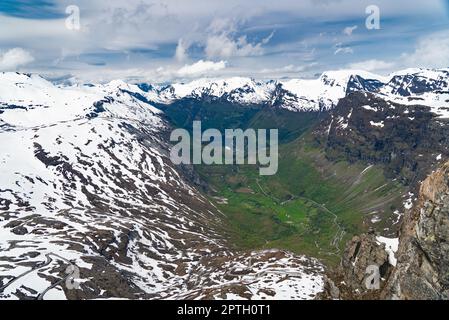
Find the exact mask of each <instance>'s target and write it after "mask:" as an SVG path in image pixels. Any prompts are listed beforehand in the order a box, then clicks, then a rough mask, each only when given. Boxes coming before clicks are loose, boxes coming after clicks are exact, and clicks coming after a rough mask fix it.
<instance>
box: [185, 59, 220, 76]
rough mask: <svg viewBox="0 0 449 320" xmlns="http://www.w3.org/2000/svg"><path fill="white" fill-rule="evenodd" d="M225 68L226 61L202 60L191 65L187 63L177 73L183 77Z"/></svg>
mask: <svg viewBox="0 0 449 320" xmlns="http://www.w3.org/2000/svg"><path fill="white" fill-rule="evenodd" d="M224 68H226V61H219V62H213V61H204V60H200V61H197V62H195V63H193V64H190V65H188V64H186V65H185V66H184V67H182V68H181V69H179V70H178V71H177V74H178V75H179V76H181V77H189V76H197V75H204V74H206V73H209V72H214V71H220V70H223V69H224Z"/></svg>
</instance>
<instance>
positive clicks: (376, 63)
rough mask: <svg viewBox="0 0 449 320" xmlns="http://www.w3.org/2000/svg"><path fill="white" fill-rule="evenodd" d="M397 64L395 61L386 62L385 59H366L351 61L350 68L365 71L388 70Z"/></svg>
mask: <svg viewBox="0 0 449 320" xmlns="http://www.w3.org/2000/svg"><path fill="white" fill-rule="evenodd" d="M394 66H395V63H393V62H386V61H383V60H376V59H372V60H366V61H360V62H355V63H351V64H350V65H349V66H348V67H349V68H350V69H356V70H365V71H386V70H388V71H389V70H391V69H393V68H394Z"/></svg>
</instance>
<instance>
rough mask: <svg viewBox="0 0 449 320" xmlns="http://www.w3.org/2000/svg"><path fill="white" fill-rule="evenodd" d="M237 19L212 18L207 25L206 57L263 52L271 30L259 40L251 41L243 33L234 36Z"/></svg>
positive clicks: (253, 54) (241, 55) (240, 55)
mask: <svg viewBox="0 0 449 320" xmlns="http://www.w3.org/2000/svg"><path fill="white" fill-rule="evenodd" d="M238 24H239V21H238V19H222V18H221V19H214V20H213V21H212V22H211V24H210V25H209V27H208V31H209V32H211V33H212V35H211V36H209V37H207V40H206V45H205V50H204V51H205V54H206V56H207V57H208V58H231V57H249V56H260V55H262V54H263V53H264V50H263V45H265V44H267V43H268V42H270V40H271V38H272V37H273V35H274V32H272V33H271V34H270V35H268V36H267V37H266V38H264V39H262V40H261V41H260V42H255V43H251V42H248V39H247V37H246V36H245V35H243V36H240V37H235V33H236V30H238V29H239V28H238Z"/></svg>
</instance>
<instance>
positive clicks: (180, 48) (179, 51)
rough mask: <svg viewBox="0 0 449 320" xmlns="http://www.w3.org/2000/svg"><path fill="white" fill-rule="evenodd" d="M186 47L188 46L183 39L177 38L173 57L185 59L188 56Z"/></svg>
mask: <svg viewBox="0 0 449 320" xmlns="http://www.w3.org/2000/svg"><path fill="white" fill-rule="evenodd" d="M188 48H189V46H188V45H187V43H186V42H185V41H184V40H183V39H179V41H178V45H177V46H176V51H175V59H176V60H177V61H180V62H182V61H185V60H187V58H188V55H187V49H188Z"/></svg>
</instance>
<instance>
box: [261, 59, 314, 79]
mask: <svg viewBox="0 0 449 320" xmlns="http://www.w3.org/2000/svg"><path fill="white" fill-rule="evenodd" d="M316 65H317V63H316V62H312V63H309V64H307V65H303V66H295V65H293V64H289V65H286V66H283V67H280V68H265V69H262V70H260V72H259V73H261V74H270V75H275V76H277V75H280V74H281V75H282V74H287V73H299V72H303V71H306V70H310V69H311V68H312V67H314V66H316Z"/></svg>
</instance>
